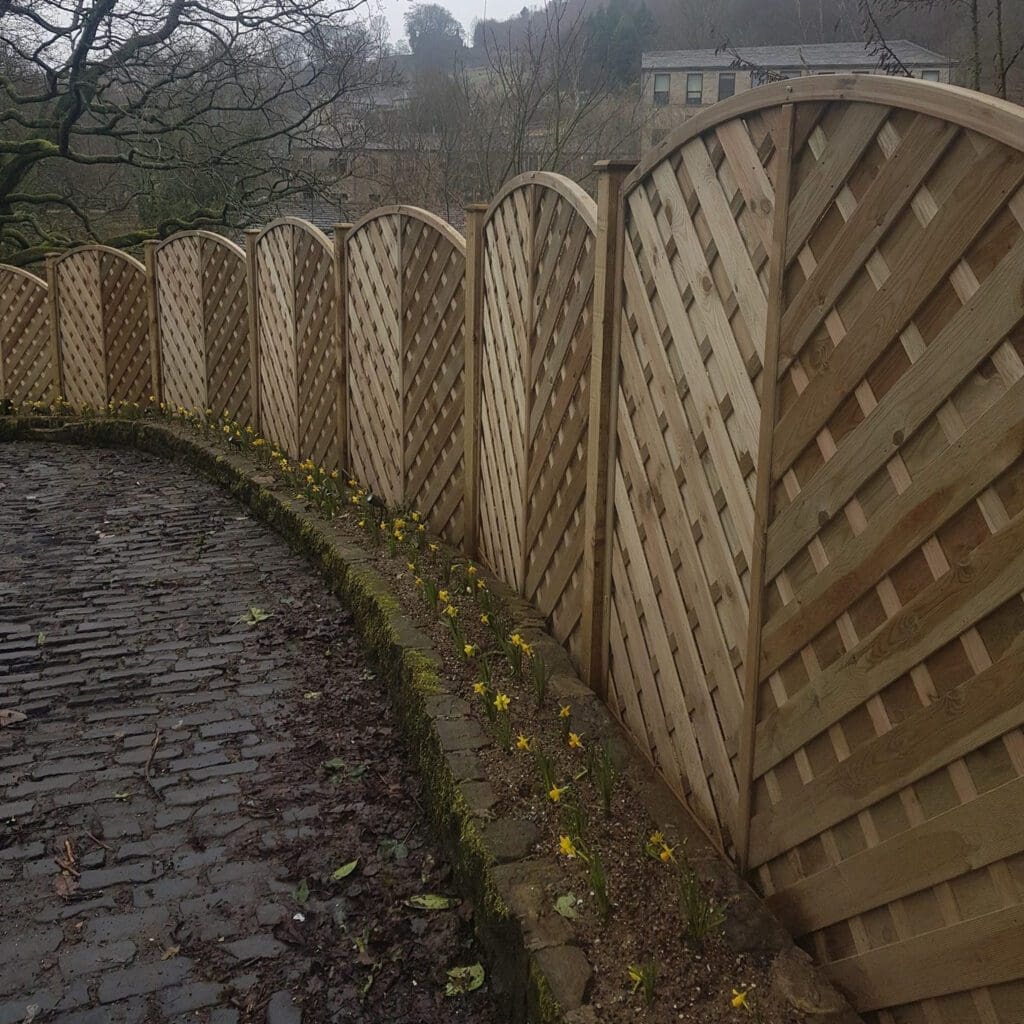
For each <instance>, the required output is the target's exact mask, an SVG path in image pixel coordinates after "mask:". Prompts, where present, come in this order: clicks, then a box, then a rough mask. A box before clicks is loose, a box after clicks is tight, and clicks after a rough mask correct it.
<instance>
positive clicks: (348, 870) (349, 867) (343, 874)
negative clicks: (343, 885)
mask: <svg viewBox="0 0 1024 1024" xmlns="http://www.w3.org/2000/svg"><path fill="white" fill-rule="evenodd" d="M358 865H359V861H358V860H350V861H349V862H348V863H347V864H342V865H341V867H340V868H338V870H337V871H334V872H332V873H331V881H332V882H340V881H341V880H342V879H343V878H348V876H349V875H351V874H352V872H353V871H355V869H356V867H358Z"/></svg>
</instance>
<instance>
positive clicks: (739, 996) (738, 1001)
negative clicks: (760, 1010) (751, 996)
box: [729, 988, 750, 1010]
mask: <svg viewBox="0 0 1024 1024" xmlns="http://www.w3.org/2000/svg"><path fill="white" fill-rule="evenodd" d="M729 1002H730V1004H731V1006H732V1008H733V1009H734V1010H738V1009H740V1008H741V1007H742V1008H743V1009H744V1010H749V1009H750V1004H749V1003H748V1002H747V991H746V990H745V989H744V990H743V991H740V989H738V988H734V989H733V990H732V999H730V1000H729Z"/></svg>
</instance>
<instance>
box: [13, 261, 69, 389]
mask: <svg viewBox="0 0 1024 1024" xmlns="http://www.w3.org/2000/svg"><path fill="white" fill-rule="evenodd" d="M56 397H57V367H56V365H55V364H54V352H53V344H52V340H51V335H50V305H49V294H48V291H47V287H46V283H45V282H44V281H41V280H39V278H38V277H35V276H34V275H33V274H30V273H28V272H27V271H24V270H18V269H16V268H15V267H0V401H2V400H6V401H9V402H12V403H14V404H15V405H20V404H21V403H22V402H51V401H53V399H55V398H56Z"/></svg>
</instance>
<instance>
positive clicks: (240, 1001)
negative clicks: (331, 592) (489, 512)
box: [0, 443, 483, 1024]
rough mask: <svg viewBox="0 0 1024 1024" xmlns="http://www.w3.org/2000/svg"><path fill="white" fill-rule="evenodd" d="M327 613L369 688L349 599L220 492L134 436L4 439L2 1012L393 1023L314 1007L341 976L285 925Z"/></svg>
mask: <svg viewBox="0 0 1024 1024" xmlns="http://www.w3.org/2000/svg"><path fill="white" fill-rule="evenodd" d="M268 611H269V612H271V613H272V614H271V615H270V617H269V618H267V619H263V618H262V615H263V614H264V613H265V612H268ZM325 611H326V613H328V622H331V623H334V625H332V626H331V627H330V630H331V635H330V636H329V637H328V640H329V641H330V642H332V643H333V644H334V645H335V648H336V649H338V650H343V651H347V652H348V654H347V655H346V659H347V660H346V661H345V662H344V664H338V663H337V662H336V663H335V664H334V665H333V666H332V667H331V672H332V676H331V678H332V679H333V680H334V681H335V682H337V680H338V679H339V678H340V679H342V680H343V681H344V680H345V679H348V680H350V681H355V682H352V685H355V684H356V683H357V682H358V681H359V680H360V679H365V678H366V676H367V673H366V672H365V670H364V669H363V667H362V666H361V665H360V664H359V663H358V662H359V659H358V655H356V654H355V653H353V651H354V641H353V638H352V635H351V630H350V627H349V626H348V625H347V624H346V621H347V620H346V618H345V616H344V615H343V614H341V613H340V609H338V608H337V606H336V605H335V604H334V601H333V598H331V597H329V596H328V595H326V594H325V592H324V590H323V588H322V587H321V586H320V585H319V583H318V581H316V580H312V579H311V578H310V574H309V571H308V569H306V567H305V566H304V564H303V563H302V562H301V561H300V560H298V559H297V558H296V557H295V556H293V555H292V554H291V553H290V552H289V551H288V550H287V548H286V547H285V546H284V545H283V543H282V542H281V541H280V540H279V539H278V538H277V537H276V536H275V535H274V534H272V533H270V532H269V531H268V530H267V529H265V528H263V527H262V526H261V525H259V524H257V523H255V522H254V521H253V520H252V519H250V518H248V517H247V516H246V515H245V514H244V512H243V511H242V510H241V508H240V507H239V506H238V505H236V504H235V503H233V502H232V501H231V500H230V499H229V498H228V497H227V496H226V495H224V494H223V493H222V492H221V491H219V490H217V489H216V488H215V487H213V485H210V484H207V483H205V482H203V481H200V480H197V479H196V478H195V477H193V476H191V475H190V474H188V473H187V472H186V471H184V470H183V469H181V468H177V467H174V466H171V465H168V464H166V463H164V462H161V461H159V460H155V459H153V458H151V457H148V456H144V455H141V454H139V453H136V452H120V451H103V450H91V449H78V448H75V447H71V446H58V445H53V446H49V445H47V446H43V445H34V444H28V443H24V444H22V443H18V444H7V445H3V446H0V715H2V714H3V712H4V711H12V710H13V711H17V712H18V713H20V714H24V715H26V716H27V718H26V719H25V720H24V721H21V722H19V723H17V724H13V725H7V726H5V727H0V894H2V897H0V1024H12V1022H21V1021H33V1020H35V1021H43V1020H57V1021H61V1022H65V1024H72V1022H74V1024H86V1022H90V1024H92V1022H95V1024H100V1022H118V1021H204V1022H208V1024H231V1022H236V1021H242V1022H245V1021H257V1020H259V1021H262V1020H266V1021H268V1022H271V1024H282V1022H294V1021H299V1020H300V1019H306V1020H307V1021H309V1020H313V1019H324V1020H359V1019H367V1020H370V1019H378V1018H377V1017H376V1016H374V1014H373V1013H372V1012H371V1011H370V1010H365V1011H364V1010H360V1009H353V1008H352V1007H351V1006H350V1007H349V1008H348V1009H344V1008H342V1009H339V1010H337V1011H335V1012H328V1011H323V1012H322V1013H321V1014H320V1015H319V1016H316V1017H311V1016H310V1015H309V1014H308V1013H307V1015H306V1017H305V1018H303V1011H302V1006H301V1004H302V999H303V994H304V993H305V994H306V996H307V997H308V993H309V992H310V991H315V990H317V989H319V988H322V979H319V980H318V981H317V984H316V985H314V984H313V983H312V982H311V981H310V975H311V964H312V962H313V958H312V955H311V954H310V952H309V950H308V949H307V948H305V947H304V946H303V945H302V943H301V942H299V941H296V942H289V941H287V936H286V937H285V941H282V939H281V938H280V935H281V928H282V924H284V925H287V926H288V927H298V926H297V925H293V924H292V922H293V921H294V920H300V919H302V918H303V917H304V915H303V914H302V912H301V911H300V910H299V909H298V907H297V905H296V902H295V890H296V886H297V884H298V883H297V880H296V879H295V878H294V877H288V865H287V864H286V863H284V862H283V858H280V857H276V856H275V851H279V850H280V849H281V848H282V847H283V846H287V844H289V843H293V844H294V842H295V841H297V840H305V841H307V842H309V843H310V844H316V843H318V842H320V841H321V840H322V838H323V837H320V836H318V835H317V833H316V829H315V828H314V827H312V823H313V822H314V819H316V818H317V815H318V813H319V808H318V806H317V805H316V804H314V803H311V801H312V800H314V799H315V798H316V797H317V796H318V794H317V793H313V794H312V796H311V795H310V794H307V793H304V792H303V787H302V784H301V778H297V779H296V782H295V785H294V787H292V792H290V793H285V794H283V795H282V791H281V788H280V786H278V789H277V790H276V791H275V792H276V794H277V795H276V797H275V799H274V801H273V802H272V804H271V805H270V806H268V805H267V803H266V801H264V800H261V799H260V793H261V791H262V790H263V788H264V787H266V786H269V785H271V784H272V783H273V781H274V778H275V771H274V767H273V765H274V764H275V758H277V759H279V758H280V757H281V756H282V754H287V753H288V752H289V751H291V750H294V749H296V748H298V749H300V750H301V747H302V745H303V742H304V738H303V737H302V736H297V735H295V734H294V730H293V729H292V728H291V727H290V726H289V719H288V715H287V713H286V712H287V707H288V706H289V704H290V703H291V704H294V702H296V701H299V702H300V703H301V700H302V696H303V691H304V690H305V689H306V688H307V687H308V686H309V685H310V683H309V680H308V679H307V678H305V677H304V676H303V672H304V668H303V666H304V665H308V664H310V659H311V658H312V657H317V658H321V657H322V652H323V647H324V643H323V641H324V638H323V636H322V635H318V637H317V640H316V645H317V646H316V650H315V651H313V653H312V654H311V653H310V652H309V651H305V650H304V647H305V646H308V645H309V643H310V641H307V640H305V639H304V638H303V635H302V631H301V626H302V624H303V623H306V622H312V621H314V620H317V621H323V618H324V614H325ZM284 621H287V622H288V623H290V624H291V626H292V627H293V628H289V629H282V628H281V625H282V623H283V622H284ZM296 624H298V628H295V626H296ZM335 631H336V632H335ZM321 670H322V666H321ZM316 685H318V686H322V685H323V680H322V679H321V680H320V681H319V682H318V683H317V684H316ZM362 685H365V683H363V684H362ZM300 774H301V773H300ZM278 782H280V777H279V776H278ZM390 798H391V799H392V800H393V799H394V798H395V794H394V792H392V793H391V794H390ZM417 827H418V826H417ZM419 841H420V842H421V843H424V844H428V845H429V840H428V839H423V840H419ZM405 843H406V848H407V847H408V846H415V843H414V842H413V840H411V839H409V838H408V835H407V836H406V838H405ZM313 902H314V903H315V901H313ZM311 906H312V904H311ZM320 909H321V910H323V909H325V908H323V907H321V908H320ZM326 910H327V911H330V910H331V908H330V907H327V908H326ZM311 912H312V911H311ZM334 913H335V916H336V917H337V916H338V913H339V911H338V910H337V908H334ZM341 913H342V916H343V912H341ZM296 914H298V918H296V916H295V915H296ZM332 941H334V940H332ZM342 947H343V948H344V949H345V950H346V951H347V950H349V949H350V948H352V942H351V941H345V942H344V943H343V944H342V942H341V940H340V938H339V939H338V948H339V949H341V948H342ZM365 952H366V951H365V948H364V949H363V950H362V953H363V954H365ZM317 962H318V963H319V964H320V968H318V969H321V970H323V972H324V973H326V974H331V975H332V976H333V972H334V968H333V967H332V968H330V970H329V971H328V970H327V969H325V968H323V966H322V965H323V959H322V957H321V959H320V960H319V961H317ZM367 962H369V961H367ZM375 969H376V968H371V969H369V971H368V977H369V982H368V983H367V982H366V981H365V980H361V981H359V985H358V986H356V985H355V981H356V980H358V979H353V983H352V985H350V986H349V988H348V989H346V990H344V991H347V992H348V994H349V995H350V996H351V995H352V992H353V991H354V990H355V988H356V987H358V989H359V991H360V992H361V991H362V989H363V987H364V986H366V987H369V985H372V984H373V980H374V977H375V975H374V973H373V971H374V970H375ZM442 973H443V972H442ZM412 984H413V985H415V984H416V983H415V982H413V983H412ZM410 991H411V992H412V991H418V990H417V989H410ZM357 994H358V993H357ZM307 1001H308V999H307ZM438 1002H439V1001H438ZM321 1005H323V1000H321ZM358 1005H359V1004H358V1003H356V1002H353V1003H352V1006H356V1007H358ZM433 1005H434V1003H433V1002H431V1003H429V1005H428V1004H427V1003H425V1004H424V1006H425V1007H426V1009H425V1010H424V1011H423V1014H422V1015H421V1016H416V1015H415V1014H413V1013H412V1011H410V1015H409V1017H408V1018H403V1019H410V1020H413V1019H433V1016H432V1013H431V1012H430V1007H432V1006H433ZM459 1019H464V1018H459ZM474 1019H483V1018H482V1017H481V1018H474Z"/></svg>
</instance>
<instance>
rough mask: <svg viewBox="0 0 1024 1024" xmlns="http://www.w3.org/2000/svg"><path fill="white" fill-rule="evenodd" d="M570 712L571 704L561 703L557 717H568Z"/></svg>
mask: <svg viewBox="0 0 1024 1024" xmlns="http://www.w3.org/2000/svg"><path fill="white" fill-rule="evenodd" d="M571 714H572V706H571V705H570V704H563V705H562V707H561V709H560V710H559V712H558V717H559V718H568V717H569V716H570V715H571Z"/></svg>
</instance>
